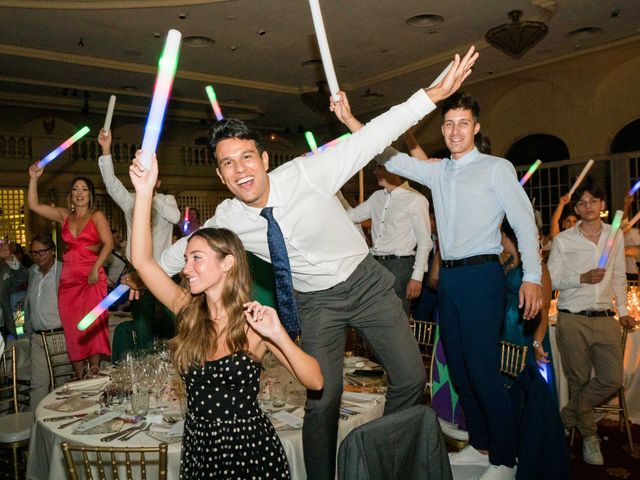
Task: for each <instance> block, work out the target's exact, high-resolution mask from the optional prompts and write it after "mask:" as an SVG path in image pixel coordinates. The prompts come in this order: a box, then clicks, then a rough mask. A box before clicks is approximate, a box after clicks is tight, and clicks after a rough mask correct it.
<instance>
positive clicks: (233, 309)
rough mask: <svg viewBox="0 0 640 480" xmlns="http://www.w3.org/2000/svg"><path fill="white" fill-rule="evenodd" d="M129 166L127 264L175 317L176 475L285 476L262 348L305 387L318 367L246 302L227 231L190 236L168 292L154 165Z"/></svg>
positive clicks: (239, 252) (236, 250)
mask: <svg viewBox="0 0 640 480" xmlns="http://www.w3.org/2000/svg"><path fill="white" fill-rule="evenodd" d="M139 156H140V151H138V153H137V154H136V158H135V159H134V160H133V162H132V165H131V168H130V176H131V180H132V182H133V184H134V186H135V188H136V203H135V208H134V216H133V229H132V244H131V261H132V263H133V265H134V266H135V267H136V270H137V271H138V274H139V275H140V277H141V279H142V281H143V282H144V283H145V284H146V285H147V287H148V288H149V290H150V291H151V293H153V295H155V297H156V298H158V300H160V301H161V302H162V303H163V304H165V305H166V306H167V307H168V308H169V309H171V310H172V311H173V312H174V313H175V314H176V315H177V321H176V323H177V335H176V337H174V338H173V339H172V340H171V341H170V343H169V345H170V348H171V355H172V360H173V362H174V364H175V365H176V367H177V369H178V371H179V372H180V373H181V375H182V376H183V378H184V380H185V383H186V386H187V414H186V420H185V436H184V440H183V444H182V459H181V466H180V478H183V479H189V480H191V479H205V478H206V479H210V478H213V479H225V480H227V479H242V480H249V479H281V478H290V477H289V468H288V465H287V459H286V457H285V453H284V450H283V448H282V444H281V443H280V440H279V439H278V436H277V434H276V432H275V429H274V428H273V426H272V425H271V423H270V422H269V419H268V418H267V417H266V416H265V414H264V413H262V411H261V410H260V408H259V407H258V403H257V396H258V391H259V387H260V385H259V378H260V361H261V360H262V357H263V356H264V354H265V353H266V351H267V349H268V350H270V351H271V352H273V354H274V355H275V356H276V357H277V358H278V359H279V360H280V361H281V362H282V363H283V365H285V367H287V368H288V369H289V370H290V371H291V373H293V375H295V376H296V377H297V378H298V379H299V380H300V382H301V383H302V384H303V385H304V386H306V387H307V388H308V389H310V390H320V389H322V386H323V377H322V373H321V371H320V366H319V365H318V362H317V361H316V360H315V359H314V358H313V357H311V356H309V355H307V354H306V353H304V352H303V351H302V350H300V349H299V348H298V347H297V346H296V345H295V343H293V342H292V341H291V339H290V338H289V335H288V334H287V332H286V331H285V329H284V328H283V327H282V325H281V324H280V320H279V319H278V315H277V313H276V311H275V310H274V309H273V308H270V307H266V306H263V305H260V304H259V303H257V302H251V301H250V296H249V295H250V293H251V278H250V275H249V268H248V265H247V259H246V252H245V250H244V248H243V246H242V243H241V242H240V239H239V238H238V237H237V236H236V235H235V234H234V233H233V232H231V231H229V230H226V229H217V228H204V229H201V230H198V231H197V232H195V233H194V234H193V235H192V236H191V238H190V239H189V243H188V244H187V249H186V252H185V259H186V265H185V267H184V270H183V273H184V275H185V277H186V281H185V282H184V285H183V286H178V285H176V284H175V283H174V282H173V281H172V280H171V278H169V276H168V275H167V274H166V273H165V272H164V271H163V270H162V269H161V268H160V266H159V265H158V264H157V263H156V261H155V260H154V259H153V256H152V244H151V228H150V212H151V204H152V198H153V186H154V185H155V182H156V178H157V175H158V165H157V162H156V160H155V158H154V160H153V164H152V167H151V169H150V170H149V169H143V168H142V166H141V164H140V162H139Z"/></svg>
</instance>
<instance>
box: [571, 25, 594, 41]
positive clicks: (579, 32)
mask: <svg viewBox="0 0 640 480" xmlns="http://www.w3.org/2000/svg"><path fill="white" fill-rule="evenodd" d="M601 33H602V29H601V28H600V27H581V28H576V29H575V30H571V31H570V32H569V33H567V37H569V38H573V39H574V40H579V39H583V38H591V37H595V36H596V35H600V34H601Z"/></svg>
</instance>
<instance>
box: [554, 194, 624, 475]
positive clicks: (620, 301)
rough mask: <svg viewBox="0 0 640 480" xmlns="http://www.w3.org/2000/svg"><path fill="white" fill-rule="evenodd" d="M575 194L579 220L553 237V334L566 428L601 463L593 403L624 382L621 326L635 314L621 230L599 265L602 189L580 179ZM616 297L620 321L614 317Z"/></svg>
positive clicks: (603, 230) (603, 231)
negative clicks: (564, 386) (565, 386)
mask: <svg viewBox="0 0 640 480" xmlns="http://www.w3.org/2000/svg"><path fill="white" fill-rule="evenodd" d="M573 198H574V199H575V200H574V209H575V211H576V213H577V214H578V215H580V218H581V220H580V221H579V222H578V224H577V225H576V226H575V227H572V228H570V229H568V230H565V231H563V232H562V233H560V234H559V235H557V236H556V237H555V238H554V239H553V246H552V247H551V253H550V254H549V263H548V265H549V272H550V273H551V280H552V282H553V288H554V289H558V290H560V297H559V298H558V326H557V330H556V334H557V339H558V348H559V349H560V354H561V356H562V367H563V369H564V373H565V375H566V377H567V380H568V382H569V404H568V405H567V406H566V407H565V408H563V409H562V412H561V415H562V420H563V421H564V423H565V426H566V427H567V428H570V427H576V428H577V429H578V430H579V431H580V434H581V436H582V457H583V459H584V461H585V462H586V463H589V464H591V465H603V464H604V459H603V457H602V453H601V451H600V441H599V439H598V430H597V427H596V422H595V419H594V415H593V407H595V406H596V405H598V404H600V403H601V402H603V401H604V400H606V399H607V398H608V397H610V396H611V395H613V394H615V393H616V392H617V391H618V389H619V388H620V385H622V369H623V358H622V346H621V340H620V339H621V330H620V326H621V325H622V327H623V328H632V327H634V326H635V325H636V320H635V319H634V318H633V317H630V316H629V315H628V311H627V279H626V275H625V260H624V244H623V240H622V235H620V234H619V235H617V236H616V238H615V242H614V246H613V249H612V250H611V253H610V254H609V258H608V261H607V263H606V268H598V263H599V260H600V256H601V255H602V252H603V250H604V248H605V245H606V243H607V239H608V237H609V232H610V231H611V226H610V225H607V224H605V223H603V222H602V220H600V213H601V212H602V211H603V210H604V208H605V202H604V192H603V191H602V189H600V188H599V187H597V186H594V185H582V186H581V187H579V188H578V189H577V190H576V192H575V194H574V196H573ZM614 298H615V302H616V303H615V304H616V310H617V311H618V316H619V318H620V320H619V322H618V321H616V319H615V318H614V317H613V316H614V312H613V310H612V309H613V303H612V301H613V299H614ZM592 370H593V371H594V372H595V375H594V376H593V377H592V375H591V372H592Z"/></svg>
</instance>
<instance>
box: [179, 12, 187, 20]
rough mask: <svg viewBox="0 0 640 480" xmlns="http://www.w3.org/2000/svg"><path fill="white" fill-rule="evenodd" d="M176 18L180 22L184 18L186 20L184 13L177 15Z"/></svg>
mask: <svg viewBox="0 0 640 480" xmlns="http://www.w3.org/2000/svg"><path fill="white" fill-rule="evenodd" d="M178 18H179V19H180V20H184V19H185V18H187V14H186V13H179V14H178Z"/></svg>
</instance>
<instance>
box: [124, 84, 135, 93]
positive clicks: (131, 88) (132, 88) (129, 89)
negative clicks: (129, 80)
mask: <svg viewBox="0 0 640 480" xmlns="http://www.w3.org/2000/svg"><path fill="white" fill-rule="evenodd" d="M120 90H122V91H123V92H137V91H138V87H135V86H133V85H123V86H121V87H120Z"/></svg>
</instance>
